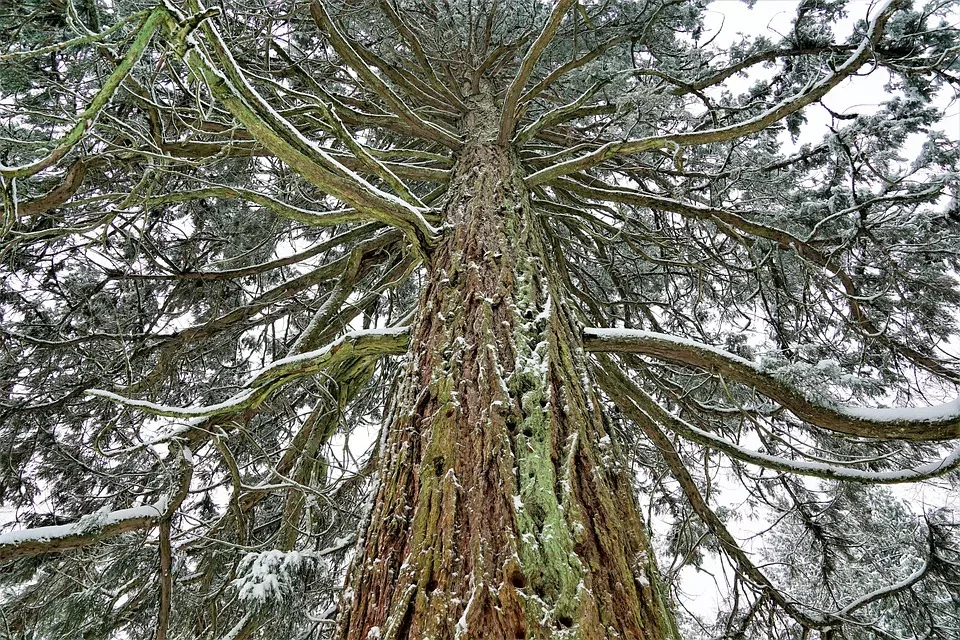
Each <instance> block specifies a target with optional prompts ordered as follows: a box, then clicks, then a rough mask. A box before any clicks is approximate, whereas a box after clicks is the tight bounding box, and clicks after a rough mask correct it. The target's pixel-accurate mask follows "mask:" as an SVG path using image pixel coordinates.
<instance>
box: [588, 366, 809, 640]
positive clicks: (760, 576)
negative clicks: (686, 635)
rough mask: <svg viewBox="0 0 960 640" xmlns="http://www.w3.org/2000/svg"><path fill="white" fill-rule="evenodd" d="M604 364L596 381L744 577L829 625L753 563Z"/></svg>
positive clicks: (796, 614) (794, 611)
mask: <svg viewBox="0 0 960 640" xmlns="http://www.w3.org/2000/svg"><path fill="white" fill-rule="evenodd" d="M601 365H602V366H599V367H595V368H594V373H595V375H596V378H597V382H598V383H599V384H600V387H601V388H602V389H603V391H604V393H606V394H607V396H608V397H609V398H610V399H611V400H613V401H614V402H615V403H616V405H617V406H618V407H619V408H620V409H621V410H622V411H623V413H624V415H626V416H627V417H628V418H629V419H630V420H632V421H633V422H635V423H636V424H637V425H638V426H639V427H640V428H641V430H642V431H643V432H644V434H646V436H647V437H648V438H650V440H651V441H652V442H653V444H654V445H655V446H656V447H657V451H659V452H660V455H661V456H663V459H664V461H665V462H666V463H667V466H668V467H669V468H670V472H671V474H672V475H673V477H674V478H675V479H676V480H677V482H678V483H679V484H680V488H681V489H682V490H683V493H684V495H686V497H687V500H688V501H689V503H690V506H691V507H692V508H693V510H694V512H695V513H696V514H697V516H698V517H699V518H700V520H701V521H702V522H703V523H704V524H705V525H706V526H707V528H708V529H709V530H710V532H711V533H712V534H713V535H714V537H715V538H716V539H717V541H718V542H719V543H720V545H721V548H722V549H723V550H724V552H725V553H726V554H727V555H728V556H729V557H730V558H731V559H732V560H733V562H734V563H735V564H736V565H737V568H738V569H739V570H740V572H741V573H742V575H743V577H744V578H745V579H747V580H748V581H750V582H751V583H753V585H755V587H756V588H757V589H759V590H760V591H761V592H763V593H764V594H765V595H767V597H769V598H771V599H772V600H773V601H774V602H776V603H777V604H778V605H779V606H780V607H781V608H782V609H783V610H784V611H786V612H787V614H788V615H790V616H791V617H793V618H794V619H795V620H797V621H798V622H800V623H801V624H803V625H804V626H806V627H809V628H812V629H816V628H822V627H824V626H826V624H827V622H826V620H819V619H816V618H813V617H811V616H809V615H807V614H805V613H804V612H802V611H800V610H799V609H798V608H797V606H796V605H795V604H794V603H793V602H792V601H791V600H789V599H788V598H787V596H786V594H784V593H783V592H782V591H781V590H780V589H778V588H777V587H776V586H775V585H774V584H773V583H772V582H771V581H770V579H769V578H768V577H767V576H766V575H765V574H764V573H763V572H762V571H761V570H760V569H759V568H758V567H757V566H756V565H755V564H754V563H753V561H752V560H751V559H750V557H749V556H748V555H747V553H746V552H745V551H744V550H743V549H742V548H741V547H740V545H739V544H738V543H737V540H736V538H734V537H733V535H732V534H731V533H730V532H729V531H728V530H727V528H726V526H724V524H723V521H721V520H720V518H719V517H718V516H717V514H716V513H714V511H713V509H711V508H710V505H709V504H708V503H707V501H706V499H705V498H704V497H703V494H701V493H700V490H699V489H698V488H697V483H696V481H695V480H694V479H693V476H692V475H691V474H690V471H689V470H687V466H686V463H685V462H684V461H683V458H681V457H680V454H679V453H678V452H677V450H676V448H675V447H674V446H673V443H672V442H670V438H668V437H667V435H666V434H665V433H664V432H663V431H662V430H661V429H660V427H658V426H657V423H656V421H655V420H654V419H653V418H652V417H651V416H649V415H648V414H647V413H646V412H645V411H644V410H643V409H642V408H641V407H640V406H638V405H637V404H636V403H635V402H633V400H632V398H631V397H630V394H629V393H628V392H626V391H625V387H624V383H625V382H628V381H629V379H628V378H627V377H626V376H625V375H623V373H622V372H620V371H619V369H618V368H617V367H616V366H615V365H614V364H613V363H612V362H611V361H610V360H609V359H608V360H606V361H604V360H603V359H601Z"/></svg>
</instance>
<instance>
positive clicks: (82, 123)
mask: <svg viewBox="0 0 960 640" xmlns="http://www.w3.org/2000/svg"><path fill="white" fill-rule="evenodd" d="M167 20H168V13H167V10H166V9H165V8H163V7H157V8H156V9H154V10H153V11H151V12H150V13H149V14H148V15H147V16H146V18H144V20H143V22H142V23H141V25H140V28H139V30H138V31H137V35H136V37H135V38H134V39H133V42H132V44H131V45H130V48H129V49H128V50H127V53H126V55H124V56H123V58H122V59H121V60H120V63H119V64H117V66H116V68H115V69H114V70H113V72H112V73H111V74H110V75H109V76H108V77H107V79H106V81H105V82H104V84H103V87H102V88H101V89H100V91H98V92H97V93H96V95H94V96H93V99H92V100H91V101H90V104H89V105H87V108H86V109H84V110H83V111H82V112H81V113H80V114H79V115H78V117H77V122H76V124H74V125H73V127H71V128H70V130H69V131H67V133H66V135H64V136H63V138H62V139H60V140H59V141H58V142H57V145H56V146H55V147H54V148H53V150H52V151H51V152H50V153H48V154H47V155H45V156H44V157H42V158H40V159H39V160H35V161H34V162H31V163H29V164H25V165H21V166H19V167H8V166H6V165H3V164H0V176H2V177H3V178H6V179H16V178H29V177H30V176H32V175H34V174H36V173H39V172H40V171H43V170H44V169H46V168H47V167H50V166H53V165H54V164H56V163H57V161H59V160H60V159H61V158H63V157H64V156H65V155H67V154H68V153H69V152H70V150H71V149H73V148H74V147H75V146H76V145H77V143H78V142H80V140H81V139H82V138H83V136H84V134H85V133H86V132H87V130H88V129H90V127H92V126H93V123H94V122H95V121H96V119H97V116H99V115H100V112H101V111H102V110H103V108H104V107H106V106H107V105H108V104H109V103H110V100H112V99H113V94H114V93H116V92H117V89H119V88H120V85H121V84H122V83H123V80H124V78H126V77H127V74H129V73H130V70H131V69H132V68H133V66H134V65H135V64H136V63H137V61H138V60H139V59H140V56H142V55H143V52H144V51H145V50H146V48H147V45H149V44H150V40H152V39H153V34H154V33H155V32H156V31H157V30H158V29H160V28H161V27H162V26H163V25H164V24H165V23H166V22H167Z"/></svg>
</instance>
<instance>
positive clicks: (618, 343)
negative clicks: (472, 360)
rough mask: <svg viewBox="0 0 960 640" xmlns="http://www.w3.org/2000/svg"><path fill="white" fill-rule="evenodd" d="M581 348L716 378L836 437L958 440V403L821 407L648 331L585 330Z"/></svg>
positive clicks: (704, 348) (739, 362)
mask: <svg viewBox="0 0 960 640" xmlns="http://www.w3.org/2000/svg"><path fill="white" fill-rule="evenodd" d="M584 347H585V348H586V349H587V350H588V351H593V352H629V353H640V354H643V355H648V356H651V357H654V358H657V359H659V360H664V361H667V362H672V363H675V364H683V365H687V366H692V367H697V368H700V369H705V370H707V371H710V372H716V373H722V374H723V375H724V376H726V377H728V378H730V379H732V380H735V381H737V382H739V383H742V384H745V385H747V386H751V387H753V388H754V389H756V390H757V391H758V392H760V393H762V394H763V395H765V396H767V397H769V398H771V399H773V400H775V401H776V402H778V403H780V404H781V405H782V406H783V407H784V408H786V409H788V410H790V411H791V412H792V413H793V414H794V415H796V416H797V417H798V418H800V419H802V420H804V421H806V422H808V423H810V424H812V425H815V426H817V427H821V428H823V429H828V430H830V431H835V432H837V433H843V434H847V435H853V436H859V437H864V438H885V439H903V440H913V441H918V442H934V441H940V440H950V439H954V438H960V398H958V399H956V400H954V401H953V402H948V403H946V404H943V405H938V406H932V407H902V408H897V407H893V408H869V407H853V406H844V405H837V404H832V403H827V402H824V401H823V400H821V399H819V398H818V399H813V398H811V397H809V396H808V395H807V394H805V393H804V392H803V390H801V389H798V388H796V387H794V386H792V385H790V384H788V383H786V382H784V381H783V380H780V379H779V378H777V377H775V376H774V375H772V374H771V373H769V372H767V371H764V370H763V369H762V368H761V367H760V366H759V365H757V364H756V363H754V362H751V361H750V360H746V359H744V358H741V357H740V356H737V355H735V354H732V353H730V352H728V351H724V350H723V349H720V348H718V347H714V346H711V345H707V344H703V343H701V342H696V341H694V340H688V339H685V338H680V337H677V336H671V335H668V334H664V333H656V332H652V331H638V330H633V329H595V328H589V329H585V330H584ZM955 462H956V460H953V461H952V463H955ZM927 471H928V472H929V471H930V470H927Z"/></svg>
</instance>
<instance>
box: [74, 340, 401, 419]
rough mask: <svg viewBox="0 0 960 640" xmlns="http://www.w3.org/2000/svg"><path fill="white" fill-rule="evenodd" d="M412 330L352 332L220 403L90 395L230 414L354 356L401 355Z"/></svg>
mask: <svg viewBox="0 0 960 640" xmlns="http://www.w3.org/2000/svg"><path fill="white" fill-rule="evenodd" d="M408 340H409V330H408V329H407V328H406V327H397V328H391V329H365V330H358V331H351V332H349V333H347V334H345V335H343V336H342V337H340V338H338V339H337V340H335V341H334V342H332V343H330V344H328V345H326V346H324V347H321V348H320V349H316V350H314V351H307V352H305V353H300V354H297V355H295V356H290V357H288V358H281V359H279V360H276V361H275V362H273V363H271V364H270V365H269V366H267V367H266V368H264V369H263V370H262V371H260V372H258V373H256V374H255V375H253V376H252V377H251V378H250V380H249V381H248V382H247V383H246V384H245V385H244V388H243V389H242V390H241V391H239V392H238V393H236V394H234V395H233V396H231V397H230V398H228V399H226V400H224V401H223V402H219V403H217V404H211V405H203V406H196V407H178V406H172V405H162V404H156V403H153V402H148V401H146V400H137V399H134V398H127V397H126V396H122V395H120V394H117V393H113V392H112V391H106V390H104V389H88V390H87V391H86V392H85V393H86V394H87V395H89V396H95V397H100V398H106V399H107V400H111V401H113V402H116V403H118V404H120V405H123V406H125V407H130V408H133V409H139V410H141V411H143V412H144V413H149V414H151V415H155V416H163V417H169V418H186V419H196V418H209V417H212V416H217V415H222V414H226V413H235V412H237V411H241V410H243V409H248V408H253V407H257V406H259V405H260V404H261V403H262V402H263V401H264V400H266V399H267V397H268V396H269V395H270V394H271V393H272V392H273V391H274V390H275V389H276V388H277V387H279V386H281V385H284V384H286V383H288V382H291V381H293V380H295V379H298V378H302V377H304V376H307V375H311V374H314V373H317V372H319V371H322V370H323V369H327V368H330V367H333V366H335V365H337V364H340V363H341V362H344V361H345V360H347V359H348V358H351V357H363V356H382V355H398V354H401V353H403V352H404V351H405V350H406V348H407V343H408Z"/></svg>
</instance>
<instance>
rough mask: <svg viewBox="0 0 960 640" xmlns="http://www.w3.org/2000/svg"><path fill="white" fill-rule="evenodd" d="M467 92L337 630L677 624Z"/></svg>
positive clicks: (516, 633) (576, 335) (553, 633)
mask: <svg viewBox="0 0 960 640" xmlns="http://www.w3.org/2000/svg"><path fill="white" fill-rule="evenodd" d="M472 106H473V107H474V110H473V112H472V113H470V114H469V115H468V116H467V117H466V118H465V121H464V123H463V128H464V131H465V132H466V133H467V134H468V137H469V138H470V139H471V142H470V144H468V145H467V146H466V147H465V148H464V149H463V150H462V151H461V153H460V154H459V156H458V158H457V160H456V163H455V166H454V169H453V175H452V180H451V184H450V190H449V197H448V200H447V202H446V205H445V207H444V222H445V223H446V226H447V228H448V229H449V232H448V233H447V235H446V238H445V240H444V242H443V244H442V245H441V246H440V247H439V248H438V249H437V250H436V251H435V252H434V254H433V255H432V258H431V263H430V264H429V265H428V278H429V283H428V285H427V286H426V287H425V291H424V293H423V295H422V298H421V300H420V307H419V312H418V314H417V317H416V320H415V324H414V326H413V329H412V337H411V347H410V353H409V361H408V363H407V365H406V369H405V373H404V374H403V376H404V377H403V379H402V380H401V382H400V383H399V386H398V388H397V389H396V391H395V394H394V398H393V400H392V409H391V417H390V420H389V423H388V425H387V426H386V427H385V428H384V435H383V440H382V442H381V444H380V456H381V475H380V484H379V487H378V490H377V493H376V497H375V502H374V505H373V508H372V513H371V515H370V521H369V525H368V527H367V529H366V532H365V536H364V538H363V541H362V542H361V543H360V544H359V545H358V547H357V556H356V558H355V559H354V561H353V563H352V565H351V568H350V570H349V573H348V577H347V588H346V590H345V592H344V595H343V600H342V602H341V611H342V615H341V622H340V628H339V637H340V638H342V639H346V640H366V639H368V638H380V639H389V640H394V639H406V638H410V639H420V638H431V639H435V640H444V639H447V638H477V639H484V640H497V639H501V638H504V639H505V638H509V639H511V640H513V639H516V638H538V639H539V638H561V637H562V638H630V639H644V640H654V639H660V638H667V637H674V636H675V635H676V631H675V627H674V625H673V622H672V616H671V614H670V612H669V608H668V606H667V605H666V599H665V597H664V596H663V595H662V594H661V593H660V592H659V588H658V586H657V585H658V576H657V572H656V566H655V563H654V560H653V555H652V553H651V550H650V548H649V545H648V543H647V540H646V537H645V533H644V528H643V524H642V521H641V518H640V517H639V514H638V512H637V509H636V505H635V503H634V499H633V495H632V491H631V483H630V479H629V477H628V475H627V474H626V473H625V470H624V469H622V468H621V467H620V466H619V465H618V456H617V455H616V453H615V451H614V450H613V445H611V442H610V438H609V437H608V436H607V435H606V431H605V424H604V420H603V409H602V406H601V404H600V401H599V399H598V397H597V395H596V392H595V391H594V384H593V382H592V380H591V379H590V376H589V373H588V368H587V366H586V361H585V355H584V353H583V350H582V349H581V345H580V331H579V329H578V327H577V326H576V322H575V320H574V318H573V317H572V316H571V314H570V312H569V310H568V309H567V307H566V305H565V303H564V302H563V297H562V295H561V293H560V288H559V286H558V284H557V283H556V282H555V278H556V276H555V275H554V271H553V270H552V269H551V266H550V259H549V257H548V254H547V252H546V251H545V246H544V242H543V239H542V233H541V231H540V224H541V223H540V222H539V221H538V220H537V218H536V216H535V215H534V214H533V212H532V209H531V206H530V199H529V194H528V193H527V191H526V188H525V187H524V184H523V181H522V172H521V169H520V163H519V159H518V158H517V157H516V155H515V154H514V152H513V151H512V150H510V149H509V148H505V147H502V146H497V145H496V144H495V143H494V142H493V141H494V140H495V139H496V130H497V129H496V124H497V117H496V116H497V115H498V114H499V111H498V109H496V108H495V106H494V105H493V103H492V101H491V100H490V99H489V97H486V96H482V95H481V96H475V97H474V102H473V105H472Z"/></svg>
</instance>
